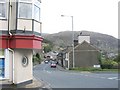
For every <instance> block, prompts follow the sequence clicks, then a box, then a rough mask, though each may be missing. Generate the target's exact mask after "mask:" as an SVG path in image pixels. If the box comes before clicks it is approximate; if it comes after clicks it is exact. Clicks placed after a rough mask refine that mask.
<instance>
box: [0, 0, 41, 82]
mask: <svg viewBox="0 0 120 90" xmlns="http://www.w3.org/2000/svg"><path fill="white" fill-rule="evenodd" d="M40 9H41V1H40V0H0V79H1V80H3V79H5V80H8V81H10V82H12V83H14V84H21V83H25V82H27V83H30V82H32V79H33V72H32V56H33V50H34V51H35V50H40V49H41V48H42V46H41V43H42V37H41V21H40Z"/></svg>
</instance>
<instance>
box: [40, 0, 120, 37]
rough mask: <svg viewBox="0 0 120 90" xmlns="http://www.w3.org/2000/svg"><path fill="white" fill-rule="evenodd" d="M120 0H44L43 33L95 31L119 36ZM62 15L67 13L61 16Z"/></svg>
mask: <svg viewBox="0 0 120 90" xmlns="http://www.w3.org/2000/svg"><path fill="white" fill-rule="evenodd" d="M118 1H120V0H42V4H41V21H42V33H50V34H52V33H58V32H62V31H72V18H71V17H70V16H73V27H74V28H73V30H74V31H82V30H86V31H93V32H98V33H103V34H108V35H111V36H114V37H116V38H118ZM61 15H66V16H65V17H61Z"/></svg>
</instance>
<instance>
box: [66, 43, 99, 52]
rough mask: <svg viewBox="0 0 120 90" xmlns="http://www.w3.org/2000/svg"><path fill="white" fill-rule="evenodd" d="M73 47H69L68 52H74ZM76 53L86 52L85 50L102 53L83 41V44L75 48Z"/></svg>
mask: <svg viewBox="0 0 120 90" xmlns="http://www.w3.org/2000/svg"><path fill="white" fill-rule="evenodd" d="M72 48H73V47H69V48H68V49H67V50H66V52H72V51H73V50H72ZM74 50H75V51H78V50H80V51H82V50H83V51H85V50H87V51H88V50H89V51H100V50H99V49H98V48H97V47H95V46H93V45H91V44H90V43H88V42H87V41H83V42H82V43H81V44H78V45H77V46H75V47H74Z"/></svg>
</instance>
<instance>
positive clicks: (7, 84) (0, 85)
mask: <svg viewBox="0 0 120 90" xmlns="http://www.w3.org/2000/svg"><path fill="white" fill-rule="evenodd" d="M42 87H44V84H43V82H42V81H38V80H37V79H36V78H35V77H34V78H33V82H32V83H31V84H27V85H20V86H16V85H13V84H12V83H11V82H9V81H8V80H2V81H0V88H14V89H16V88H40V89H41V88H42Z"/></svg>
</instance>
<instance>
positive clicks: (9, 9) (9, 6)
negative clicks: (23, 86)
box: [8, 0, 15, 84]
mask: <svg viewBox="0 0 120 90" xmlns="http://www.w3.org/2000/svg"><path fill="white" fill-rule="evenodd" d="M11 8H12V6H11V0H9V5H8V35H9V38H11V36H12V34H11V32H10V13H11ZM9 40H10V39H9ZM9 40H8V50H9V51H11V52H12V71H13V72H12V83H13V84H14V83H15V82H14V50H12V49H10V48H9V47H10V46H9Z"/></svg>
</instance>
